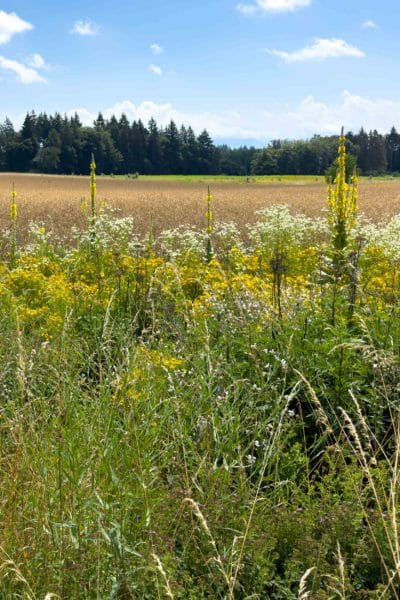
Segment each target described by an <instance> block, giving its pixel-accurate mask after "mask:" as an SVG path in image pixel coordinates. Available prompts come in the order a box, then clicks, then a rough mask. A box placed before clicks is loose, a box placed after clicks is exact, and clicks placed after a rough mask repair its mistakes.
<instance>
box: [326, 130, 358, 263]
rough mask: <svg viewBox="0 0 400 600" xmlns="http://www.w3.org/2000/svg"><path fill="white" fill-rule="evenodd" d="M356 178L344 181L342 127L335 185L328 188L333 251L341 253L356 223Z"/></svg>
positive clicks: (344, 148) (344, 165)
mask: <svg viewBox="0 0 400 600" xmlns="http://www.w3.org/2000/svg"><path fill="white" fill-rule="evenodd" d="M357 198H358V194H357V177H356V175H355V174H354V175H353V176H352V177H351V180H350V183H347V181H346V138H345V136H344V133H343V127H342V131H341V134H340V138H339V149H338V170H337V174H336V178H335V185H334V187H332V186H331V185H329V188H328V204H329V224H330V226H331V229H332V235H333V247H334V250H335V251H337V252H339V253H342V252H343V251H344V249H345V248H346V246H347V244H348V240H349V233H350V231H351V229H353V228H354V227H355V225H356V223H357V213H358V206H357Z"/></svg>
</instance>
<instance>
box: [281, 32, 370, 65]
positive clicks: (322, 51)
mask: <svg viewBox="0 0 400 600" xmlns="http://www.w3.org/2000/svg"><path fill="white" fill-rule="evenodd" d="M269 53H270V54H273V55H274V56H278V57H279V58H281V59H282V60H284V61H285V62H287V63H293V62H305V61H308V60H325V59H326V58H341V57H343V56H350V57H354V58H362V57H363V56H365V54H364V52H362V50H360V49H359V48H356V47H355V46H350V44H348V43H347V42H345V41H344V40H340V39H336V38H330V39H322V38H317V39H315V40H314V41H313V43H312V44H310V45H309V46H306V47H305V48H301V49H300V50H295V51H294V52H286V51H285V50H269Z"/></svg>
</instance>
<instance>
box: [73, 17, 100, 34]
mask: <svg viewBox="0 0 400 600" xmlns="http://www.w3.org/2000/svg"><path fill="white" fill-rule="evenodd" d="M71 33H75V34H77V35H84V36H93V35H98V34H99V33H100V27H99V25H97V24H96V23H93V22H92V21H89V20H86V21H76V22H75V23H74V26H73V28H72V29H71Z"/></svg>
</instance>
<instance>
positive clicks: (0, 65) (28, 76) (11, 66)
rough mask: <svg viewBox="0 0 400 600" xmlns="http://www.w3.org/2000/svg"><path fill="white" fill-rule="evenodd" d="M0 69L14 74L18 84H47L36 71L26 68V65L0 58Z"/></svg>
mask: <svg viewBox="0 0 400 600" xmlns="http://www.w3.org/2000/svg"><path fill="white" fill-rule="evenodd" d="M0 69H2V70H4V71H11V72H13V73H15V74H16V75H17V77H18V79H19V81H20V83H24V84H30V83H47V82H46V80H45V79H44V78H43V77H42V76H41V75H40V74H39V73H38V72H37V70H36V69H32V68H31V67H27V66H26V65H24V64H22V63H19V62H17V61H16V60H11V59H9V58H5V57H4V56H0Z"/></svg>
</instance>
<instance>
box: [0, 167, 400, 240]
mask: <svg viewBox="0 0 400 600" xmlns="http://www.w3.org/2000/svg"><path fill="white" fill-rule="evenodd" d="M13 182H15V186H16V190H17V202H18V208H19V215H18V219H19V227H20V229H21V233H22V232H23V231H24V229H25V227H26V225H27V223H28V222H29V221H36V222H43V223H44V224H45V225H46V227H47V228H49V229H52V230H54V231H55V232H57V233H62V232H65V231H66V229H69V228H70V227H71V225H76V226H78V227H79V226H81V225H83V223H84V217H83V215H82V210H81V204H82V200H83V198H86V199H88V196H89V179H88V178H86V177H74V176H46V175H29V174H28V175H26V174H15V173H13V174H10V173H2V174H0V226H1V227H5V226H6V225H7V224H8V223H9V209H8V206H9V202H10V191H11V186H12V183H13ZM206 193H207V184H206V183H205V182H204V183H201V182H185V181H171V180H162V179H160V180H159V181H157V180H155V179H150V180H149V179H147V180H146V179H140V178H139V179H138V180H135V179H118V178H108V177H99V178H98V179H97V199H98V203H99V204H101V203H102V202H104V203H106V204H107V205H108V206H110V207H113V208H117V209H118V210H119V211H120V215H121V216H127V215H131V216H132V217H133V218H134V221H135V223H136V226H137V231H138V233H140V234H142V233H145V232H147V231H148V230H149V228H150V226H151V224H152V226H153V230H154V233H155V234H157V233H158V232H160V231H161V230H164V229H169V228H173V227H176V226H178V225H194V226H197V227H203V226H204V221H205V215H204V213H205V197H206ZM211 193H212V196H213V215H214V219H215V221H223V222H227V221H234V222H235V223H237V224H238V225H239V226H240V227H241V228H244V226H245V225H246V224H247V223H252V222H254V221H255V220H256V214H255V213H256V211H257V210H259V209H261V208H264V207H267V206H272V205H274V204H287V205H288V206H289V207H290V208H291V210H292V211H293V212H300V213H304V214H306V215H308V216H318V215H323V214H324V211H325V210H326V196H327V193H326V185H325V183H323V182H320V181H318V182H310V181H309V180H308V181H304V182H302V181H301V180H298V181H296V180H295V181H293V182H283V183H279V182H276V181H273V182H250V183H245V182H244V183H243V182H238V181H235V180H233V181H232V182H225V181H223V182H218V181H212V182H211ZM359 205H360V213H361V214H365V215H366V216H367V217H368V218H369V219H371V220H372V221H375V222H376V221H382V220H384V219H385V218H387V217H390V216H392V215H394V214H396V213H399V212H400V180H387V181H378V180H376V181H375V180H374V181H368V180H364V181H361V182H360V184H359Z"/></svg>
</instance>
